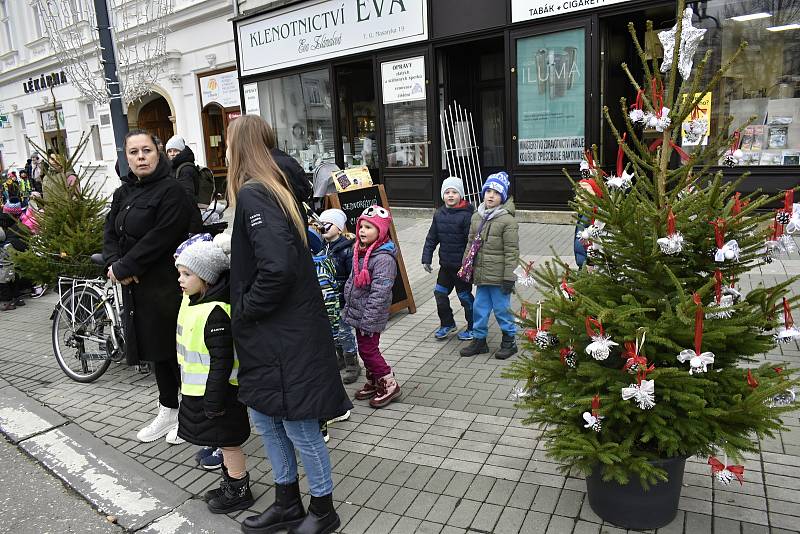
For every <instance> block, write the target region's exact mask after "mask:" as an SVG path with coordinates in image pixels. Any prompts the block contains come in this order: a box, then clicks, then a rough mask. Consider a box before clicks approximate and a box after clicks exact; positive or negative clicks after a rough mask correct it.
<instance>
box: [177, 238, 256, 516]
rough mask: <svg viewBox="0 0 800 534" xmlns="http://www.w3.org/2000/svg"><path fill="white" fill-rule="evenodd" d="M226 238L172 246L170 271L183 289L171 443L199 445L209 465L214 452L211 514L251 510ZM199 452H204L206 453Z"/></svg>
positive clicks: (244, 414) (245, 421) (247, 425)
mask: <svg viewBox="0 0 800 534" xmlns="http://www.w3.org/2000/svg"><path fill="white" fill-rule="evenodd" d="M229 254H230V236H229V235H227V234H220V235H218V236H217V237H216V238H214V240H213V241H203V240H199V241H194V242H191V244H188V245H187V244H184V245H181V247H179V248H178V251H177V253H176V255H177V258H176V260H175V266H176V267H177V268H178V274H179V276H178V282H179V283H180V286H181V289H182V290H183V294H184V297H183V302H182V303H181V309H180V311H179V312H178V330H177V334H176V349H177V358H178V364H179V365H180V368H181V393H182V395H183V397H182V400H181V405H180V410H179V412H178V437H180V438H182V439H184V440H186V441H188V442H189V443H194V444H195V445H203V446H204V447H205V449H203V450H201V451H200V452H199V453H198V455H197V457H198V458H199V460H200V462H201V466H203V467H206V468H213V467H209V465H211V464H206V463H204V462H203V460H204V459H213V458H214V457H217V456H218V455H219V454H220V452H218V451H217V450H216V449H217V448H218V447H219V448H220V449H221V455H222V458H223V464H222V476H223V480H222V483H221V484H220V487H219V489H217V490H212V491H210V492H208V493H207V494H206V500H207V502H208V508H209V510H210V511H211V512H212V513H217V514H227V513H230V512H233V511H236V510H246V509H247V508H249V507H250V506H252V505H253V502H254V500H253V495H252V493H251V492H250V477H249V475H248V474H247V470H246V468H245V457H244V454H243V453H242V449H241V445H242V444H243V443H244V442H245V441H246V440H247V438H248V437H250V421H249V419H248V416H247V408H246V407H245V406H244V404H242V403H240V402H239V401H238V399H237V397H238V390H239V387H238V381H237V375H238V371H239V361H238V359H237V358H236V354H235V352H234V348H233V336H232V333H231V317H230V313H231V305H230V283H229V270H230V258H229ZM206 453H207V454H206Z"/></svg>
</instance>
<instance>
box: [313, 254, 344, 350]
mask: <svg viewBox="0 0 800 534" xmlns="http://www.w3.org/2000/svg"><path fill="white" fill-rule="evenodd" d="M313 259H314V267H315V268H316V269H317V281H318V282H319V287H320V290H321V291H322V300H323V301H324V302H325V311H326V312H327V313H328V321H329V322H330V324H331V333H332V334H333V339H338V337H339V312H340V307H339V292H338V289H339V286H338V284H337V283H336V265H335V264H334V262H333V259H332V258H331V257H330V256H328V250H327V248H326V249H324V250H322V251H321V252H320V253H319V254H316V255H314V256H313Z"/></svg>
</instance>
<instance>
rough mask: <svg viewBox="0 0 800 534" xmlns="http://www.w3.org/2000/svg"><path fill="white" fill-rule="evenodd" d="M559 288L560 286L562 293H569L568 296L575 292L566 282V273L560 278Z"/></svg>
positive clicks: (573, 294) (572, 295)
mask: <svg viewBox="0 0 800 534" xmlns="http://www.w3.org/2000/svg"><path fill="white" fill-rule="evenodd" d="M560 288H561V291H563V292H564V293H566V294H567V295H569V297H570V298H572V297H574V296H575V293H576V291H575V288H574V287H572V286H571V285H569V284H568V283H567V275H566V274H565V275H564V276H563V278H561V286H560Z"/></svg>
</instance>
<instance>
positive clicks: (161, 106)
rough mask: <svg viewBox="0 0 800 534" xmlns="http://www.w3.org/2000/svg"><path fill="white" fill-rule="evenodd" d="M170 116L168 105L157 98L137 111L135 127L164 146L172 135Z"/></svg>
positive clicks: (161, 97)
mask: <svg viewBox="0 0 800 534" xmlns="http://www.w3.org/2000/svg"><path fill="white" fill-rule="evenodd" d="M170 115H172V110H171V109H170V108H169V103H168V102H167V101H166V99H165V98H164V97H163V96H159V97H158V98H156V99H155V100H153V101H152V102H148V103H147V104H145V105H144V106H142V109H140V110H139V118H138V121H137V126H138V127H139V128H141V129H143V130H147V131H148V132H150V133H151V134H153V135H155V136H157V137H158V138H159V139H161V142H163V143H165V144H166V142H167V141H168V140H169V138H170V137H172V136H173V135H174V130H173V127H172V121H171V120H170V118H169V117H170Z"/></svg>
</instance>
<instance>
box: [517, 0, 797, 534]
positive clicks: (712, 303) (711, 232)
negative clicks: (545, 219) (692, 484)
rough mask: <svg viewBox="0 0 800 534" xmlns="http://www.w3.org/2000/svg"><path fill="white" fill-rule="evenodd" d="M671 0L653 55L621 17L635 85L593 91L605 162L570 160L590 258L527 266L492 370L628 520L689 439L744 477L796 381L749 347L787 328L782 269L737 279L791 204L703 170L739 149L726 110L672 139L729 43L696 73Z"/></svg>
mask: <svg viewBox="0 0 800 534" xmlns="http://www.w3.org/2000/svg"><path fill="white" fill-rule="evenodd" d="M678 14H679V16H678V21H677V23H676V25H675V26H674V27H673V28H672V29H671V30H668V31H664V32H660V33H659V38H660V40H661V42H662V44H663V46H664V52H665V54H664V60H663V62H662V61H660V60H659V59H657V58H650V56H648V55H647V54H645V52H644V50H643V49H642V47H641V46H640V43H639V41H638V39H637V35H636V31H635V29H634V28H633V26H632V25H631V26H630V33H631V37H632V40H633V45H634V46H635V48H636V50H637V51H638V54H639V56H640V59H641V62H642V65H643V71H644V78H643V80H642V81H641V82H640V81H637V79H636V78H635V77H634V76H633V75H632V74H631V72H630V70H629V69H628V67H627V66H626V65H622V68H623V71H624V72H625V73H626V75H627V77H628V79H629V81H630V83H631V87H632V90H631V94H632V95H635V100H633V99H632V101H633V102H634V103H633V105H630V106H629V104H630V102H628V101H626V99H622V101H621V106H622V109H623V110H624V111H623V115H624V125H619V126H615V125H614V123H613V121H612V118H611V116H610V114H609V112H608V109H607V108H606V109H604V116H605V119H606V121H607V122H608V123H609V125H610V128H611V130H612V132H613V135H614V137H615V138H616V141H617V143H618V145H619V160H618V164H617V165H616V168H615V169H614V170H613V172H610V173H609V174H608V175H605V173H604V172H603V171H602V170H600V169H599V168H596V167H595V166H594V165H593V164H589V163H590V162H593V160H596V159H597V158H596V149H593V150H592V151H591V152H592V153H593V154H592V155H593V156H594V157H591V158H588V157H587V163H585V164H584V165H583V166H582V167H583V168H582V171H583V174H585V175H586V176H583V177H584V178H587V177H588V179H590V180H592V181H593V182H594V184H593V185H596V186H597V189H598V190H599V193H601V194H597V191H595V193H594V194H592V193H589V192H588V191H587V190H584V189H583V188H581V187H576V190H577V191H578V194H577V197H576V200H575V202H574V206H573V207H574V209H575V210H576V212H577V215H578V216H579V217H581V218H582V220H584V221H585V222H586V229H585V230H584V231H583V232H581V234H580V237H581V238H582V239H583V242H584V244H585V245H586V247H587V251H588V252H589V258H590V260H589V263H590V264H591V265H590V266H589V267H588V268H583V269H580V270H575V269H574V268H573V269H570V268H569V266H568V265H567V264H566V263H565V262H563V261H561V260H560V259H555V260H553V261H552V262H548V263H546V264H544V265H542V266H540V267H538V268H536V269H535V270H534V271H533V272H532V273H531V274H532V276H533V277H534V278H535V280H536V281H537V282H538V287H539V290H540V292H541V293H542V299H541V301H540V302H525V303H523V313H522V314H521V316H522V317H523V318H522V319H521V321H522V322H523V323H524V325H525V328H526V329H527V330H526V332H525V333H526V336H527V337H528V339H529V342H528V343H526V346H527V350H526V351H525V353H524V354H523V355H522V356H521V357H520V358H519V359H518V361H516V362H515V363H514V364H513V365H512V367H511V368H510V369H509V370H508V372H507V374H508V376H510V377H513V378H516V379H519V380H524V381H525V383H526V388H525V389H526V392H525V395H524V396H523V397H522V400H521V406H522V407H523V408H525V409H526V410H527V411H528V412H529V416H528V418H527V419H526V423H528V424H538V425H540V426H541V427H542V428H543V439H544V440H545V442H546V443H547V447H548V452H549V455H550V456H552V457H553V458H554V459H555V460H557V461H559V462H560V463H562V464H563V465H564V469H565V470H573V472H575V471H580V472H582V473H584V474H585V475H587V487H588V492H589V501H590V504H591V505H592V507H593V508H594V509H595V511H596V512H597V513H598V515H600V516H601V517H603V518H604V519H606V520H607V521H611V522H614V523H617V524H619V525H621V526H625V527H628V528H656V527H659V526H663V525H664V524H667V523H669V521H671V519H672V518H673V517H674V516H675V513H676V510H677V505H678V498H679V496H680V489H681V480H682V477H683V465H684V462H685V460H686V458H688V457H691V456H700V457H702V458H703V460H704V461H708V463H709V473H710V474H711V475H713V476H714V477H715V480H716V483H725V484H727V483H731V482H733V483H740V482H743V480H744V479H745V478H746V473H745V469H746V466H744V467H743V466H741V465H739V463H740V462H741V458H742V453H745V452H757V451H758V447H759V442H758V439H759V438H761V437H764V436H771V435H772V434H773V433H774V432H776V431H777V430H779V429H781V428H782V422H781V414H782V413H784V412H785V411H787V410H791V409H794V406H793V402H794V389H793V388H794V387H795V385H796V383H797V381H796V380H794V379H793V378H791V377H792V374H793V372H794V370H793V369H789V368H788V366H786V365H784V364H772V363H760V362H761V360H762V359H763V358H762V355H763V354H764V353H766V352H767V351H769V350H770V349H772V348H774V347H775V345H776V344H777V343H779V342H790V341H792V340H794V339H796V338H798V337H800V330H798V329H797V328H795V326H794V324H793V320H792V316H791V307H792V304H793V302H794V300H795V299H794V298H790V297H789V296H788V295H787V291H788V287H789V285H790V284H791V283H792V282H793V281H794V280H793V279H790V280H786V281H785V282H783V283H780V284H777V285H775V286H771V287H765V286H763V285H759V286H757V287H755V288H754V289H752V290H751V291H749V292H746V293H745V292H743V291H742V290H740V289H739V287H738V281H739V280H740V278H741V277H742V276H744V275H746V273H748V272H749V271H751V270H752V269H753V268H755V267H758V266H759V265H762V264H764V263H767V262H770V261H772V258H773V257H774V256H775V255H776V254H780V253H782V252H786V251H787V249H788V248H789V247H790V246H791V244H792V240H791V238H789V237H787V236H785V235H784V232H785V231H786V229H787V227H788V229H789V230H790V231H794V230H800V213H797V211H800V210H798V209H795V208H800V205H795V204H794V203H793V198H792V194H793V193H792V192H791V191H789V192H786V197H785V204H784V208H783V209H781V210H779V211H778V212H777V213H771V212H769V211H768V210H767V207H768V205H769V204H770V203H775V202H776V200H777V198H769V197H767V196H766V195H761V194H760V193H753V194H750V195H746V196H742V195H740V194H738V193H736V192H735V191H736V188H737V185H738V184H739V183H740V182H741V180H738V181H737V180H734V181H726V180H725V179H723V177H722V173H720V172H717V173H712V172H711V171H710V169H711V168H712V167H715V166H718V165H719V164H720V163H722V164H724V165H737V163H738V161H737V160H738V159H739V158H740V157H741V154H740V153H739V152H738V150H737V149H738V147H737V140H738V135H737V134H736V133H733V134H732V135H731V134H729V132H731V131H733V132H735V131H738V130H737V129H741V128H742V127H743V126H744V125H732V119H727V120H722V121H720V122H719V124H717V125H716V134H712V135H710V136H709V139H708V141H707V144H705V145H703V144H699V145H697V146H696V147H695V148H696V149H695V150H694V151H693V152H692V153H691V154H689V153H687V152H688V150H687V151H684V150H683V149H682V148H681V147H680V146H679V143H680V138H681V132H682V131H683V132H685V135H686V136H697V135H702V134H703V133H705V132H706V131H707V128H708V124H707V123H705V124H704V119H702V118H701V117H700V116H701V114H699V113H698V112H697V107H698V106H699V105H700V103H701V102H702V100H703V98H704V97H705V95H707V94H708V93H709V92H710V91H711V90H712V88H714V87H715V86H716V85H717V84H718V82H719V80H720V79H721V78H722V76H723V74H724V73H725V71H726V70H727V69H728V68H730V66H731V64H732V63H733V62H734V61H736V56H737V55H738V53H737V54H734V55H733V57H731V58H730V60H729V61H728V62H727V63H726V64H725V65H723V66H722V67H721V69H719V71H717V72H716V73H714V74H713V75H712V76H710V83H708V84H707V85H705V86H701V80H702V79H703V78H704V74H705V73H706V68H707V64H708V63H709V60H710V58H711V52H710V51H709V52H708V53H706V54H705V56H704V57H703V58H702V60H700V61H699V62H698V63H697V64H696V65H693V56H694V53H695V51H696V49H697V45H698V43H699V42H700V41H701V40H702V38H703V34H704V32H705V30H702V29H699V28H695V27H693V26H692V12H691V10H690V9H686V10H684V2H683V1H679V2H678ZM648 29H649V30H652V24H651V23H648ZM744 46H745V44H743V45H742V48H743V47H744ZM742 48H740V51H741V50H742ZM735 128H736V129H735ZM576 170H577V169H576ZM567 174H568V176H569V174H570V173H569V172H568V173H567ZM569 179H570V180H572V178H571V176H569ZM743 179H744V178H743ZM587 189H590V188H587ZM795 218H797V223H798V224H797V225H796V226H797V228H794V229H792V228H791V225H792V224H793V221H794V219H795ZM784 225H787V226H784ZM620 499H621V500H620Z"/></svg>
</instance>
